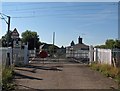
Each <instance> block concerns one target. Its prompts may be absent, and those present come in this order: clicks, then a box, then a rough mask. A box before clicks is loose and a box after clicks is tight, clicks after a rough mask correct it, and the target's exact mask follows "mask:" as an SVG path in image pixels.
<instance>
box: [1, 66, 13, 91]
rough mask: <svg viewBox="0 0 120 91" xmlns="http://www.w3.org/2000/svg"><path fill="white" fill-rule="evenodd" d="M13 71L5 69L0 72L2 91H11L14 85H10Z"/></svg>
mask: <svg viewBox="0 0 120 91" xmlns="http://www.w3.org/2000/svg"><path fill="white" fill-rule="evenodd" d="M13 75H14V71H13V67H6V68H5V69H3V70H2V89H3V90H12V89H14V85H13V84H12V79H13Z"/></svg>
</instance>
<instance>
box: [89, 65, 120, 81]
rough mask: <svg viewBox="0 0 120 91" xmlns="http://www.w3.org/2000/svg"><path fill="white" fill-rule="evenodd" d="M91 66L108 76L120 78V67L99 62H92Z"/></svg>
mask: <svg viewBox="0 0 120 91" xmlns="http://www.w3.org/2000/svg"><path fill="white" fill-rule="evenodd" d="M90 67H91V68H92V69H94V70H96V71H99V72H101V73H102V74H104V75H105V76H107V77H112V78H117V79H120V68H115V67H113V66H110V65H108V64H98V63H93V64H91V66H90ZM119 82H120V81H119Z"/></svg>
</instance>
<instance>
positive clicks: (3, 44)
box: [1, 31, 12, 47]
mask: <svg viewBox="0 0 120 91" xmlns="http://www.w3.org/2000/svg"><path fill="white" fill-rule="evenodd" d="M11 34H12V31H10V34H9V36H11ZM7 40H8V37H7V33H6V34H5V35H4V36H2V38H1V42H2V47H7ZM11 45H12V38H11V37H10V38H9V45H8V46H11Z"/></svg>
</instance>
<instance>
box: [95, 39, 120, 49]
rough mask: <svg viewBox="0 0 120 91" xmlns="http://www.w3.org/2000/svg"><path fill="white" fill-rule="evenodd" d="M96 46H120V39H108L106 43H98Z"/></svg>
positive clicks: (110, 47) (109, 47)
mask: <svg viewBox="0 0 120 91" xmlns="http://www.w3.org/2000/svg"><path fill="white" fill-rule="evenodd" d="M95 47H96V48H108V49H112V48H120V41H119V40H114V39H107V40H106V42H105V45H97V46H95Z"/></svg>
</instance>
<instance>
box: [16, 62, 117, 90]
mask: <svg viewBox="0 0 120 91" xmlns="http://www.w3.org/2000/svg"><path fill="white" fill-rule="evenodd" d="M15 72H16V76H15V82H16V84H17V88H18V89H110V88H111V87H112V88H118V85H117V83H116V82H115V81H113V80H112V79H110V78H106V77H105V76H103V75H101V74H100V73H99V72H96V71H93V70H91V69H90V68H89V67H87V66H86V65H83V64H31V65H30V66H27V67H16V70H15Z"/></svg>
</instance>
